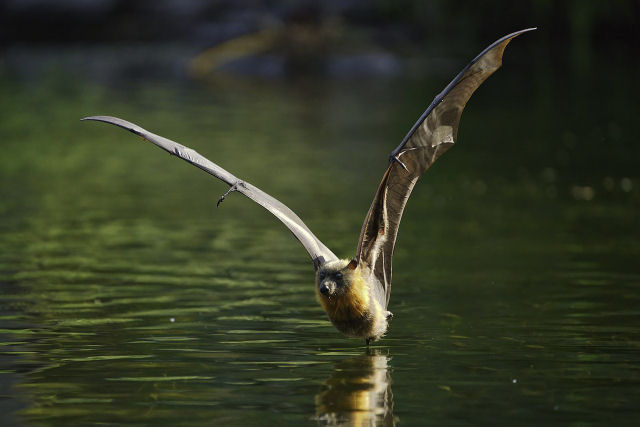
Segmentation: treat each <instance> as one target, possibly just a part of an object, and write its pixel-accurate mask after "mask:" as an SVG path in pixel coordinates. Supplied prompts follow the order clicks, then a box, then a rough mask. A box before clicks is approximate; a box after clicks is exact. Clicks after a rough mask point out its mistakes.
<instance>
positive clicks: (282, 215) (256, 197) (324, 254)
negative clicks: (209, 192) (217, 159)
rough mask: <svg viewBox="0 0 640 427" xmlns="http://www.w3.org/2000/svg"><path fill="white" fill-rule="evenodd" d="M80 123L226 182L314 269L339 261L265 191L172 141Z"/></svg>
mask: <svg viewBox="0 0 640 427" xmlns="http://www.w3.org/2000/svg"><path fill="white" fill-rule="evenodd" d="M83 120H96V121H99V122H105V123H111V124H114V125H116V126H120V127H121V128H123V129H126V130H128V131H130V132H133V133H135V134H136V135H139V136H141V137H142V138H143V139H145V140H147V141H149V142H152V143H153V144H155V145H157V146H158V147H160V148H162V149H164V150H166V151H168V152H169V153H170V154H173V155H174V156H177V157H180V158H181V159H183V160H186V161H187V162H189V163H191V164H192V165H194V166H197V167H199V168H200V169H202V170H203V171H205V172H207V173H210V174H211V175H213V176H215V177H216V178H218V179H220V180H221V181H224V182H226V183H227V184H229V185H230V186H231V189H232V190H233V191H238V192H240V193H242V194H244V195H245V196H247V197H248V198H250V199H251V200H253V201H254V202H256V203H257V204H259V205H260V206H262V207H263V208H265V209H266V210H268V211H269V212H271V213H272V214H273V215H275V216H276V217H277V218H278V219H279V220H280V221H282V223H283V224H284V225H286V226H287V228H289V230H291V232H292V233H293V235H294V236H296V238H297V239H298V240H300V243H302V245H303V246H304V248H305V249H306V250H307V252H309V255H310V256H311V259H312V260H313V264H314V267H316V268H317V267H318V265H320V264H323V263H324V262H328V261H334V260H337V259H338V257H336V256H335V255H334V254H333V252H331V251H330V250H329V249H328V248H327V247H326V246H325V245H324V244H323V243H322V242H321V241H320V240H318V238H317V237H316V236H314V235H313V233H312V232H311V230H309V229H308V228H307V226H306V225H305V224H304V222H302V220H301V219H300V218H298V216H297V215H296V214H295V213H293V211H291V209H289V208H288V207H286V206H285V205H284V204H283V203H281V202H279V201H278V200H276V199H275V198H273V197H271V196H270V195H268V194H267V193H265V192H264V191H262V190H260V189H259V188H258V187H255V186H253V185H251V184H249V183H248V182H246V181H242V180H240V179H238V178H236V177H235V176H233V175H232V174H231V173H229V172H227V171H226V170H224V169H222V168H221V167H220V166H218V165H216V164H215V163H213V162H212V161H210V160H208V159H206V158H205V157H203V156H201V155H200V154H198V153H197V152H196V151H194V150H192V149H190V148H188V147H185V146H184V145H182V144H178V143H177V142H174V141H171V140H169V139H167V138H163V137H161V136H159V135H155V134H153V133H151V132H148V131H146V130H144V129H142V128H141V127H140V126H137V125H135V124H133V123H129V122H127V121H125V120H122V119H118V118H116V117H110V116H93V117H86V118H84V119H83Z"/></svg>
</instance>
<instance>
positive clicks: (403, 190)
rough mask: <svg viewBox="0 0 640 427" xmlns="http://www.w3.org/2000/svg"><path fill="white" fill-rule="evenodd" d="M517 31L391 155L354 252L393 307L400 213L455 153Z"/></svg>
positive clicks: (457, 81)
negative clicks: (422, 181)
mask: <svg viewBox="0 0 640 427" xmlns="http://www.w3.org/2000/svg"><path fill="white" fill-rule="evenodd" d="M534 29H535V28H529V29H526V30H522V31H518V32H515V33H512V34H509V35H507V36H504V37H502V38H501V39H500V40H498V41H496V42H495V43H493V44H491V45H490V46H489V47H487V48H486V49H485V50H483V51H482V52H481V53H480V55H478V56H476V57H475V58H474V59H473V61H471V62H470V63H469V64H468V65H467V66H466V67H465V68H463V69H462V71H461V72H460V73H459V74H458V75H457V76H456V77H455V78H454V79H453V80H452V81H451V83H449V85H447V87H446V88H445V89H444V90H443V91H442V92H441V93H440V94H439V95H438V96H436V97H435V99H434V100H433V102H432V103H431V105H429V107H428V108H427V109H426V111H425V112H424V113H423V114H422V115H421V116H420V118H419V119H418V121H417V122H416V123H415V124H414V125H413V127H412V128H411V129H410V130H409V132H408V133H407V135H406V136H405V137H404V139H403V140H402V142H401V143H400V145H399V146H398V147H397V148H396V149H395V150H394V151H393V152H392V153H391V157H390V164H389V166H388V168H387V170H386V172H385V173H384V176H383V177H382V182H381V183H380V186H379V187H378V191H377V193H376V195H375V197H374V199H373V203H372V204H371V207H370V208H369V212H368V213H367V216H366V217H365V220H364V223H363V224H362V231H361V233H360V240H359V241H358V249H357V252H356V260H357V262H358V265H360V266H361V267H363V268H366V269H368V270H369V272H370V274H372V275H373V276H374V278H375V279H376V281H377V282H378V283H379V285H380V286H382V287H383V289H382V290H383V293H384V295H386V302H387V303H388V302H389V294H390V291H391V258H392V256H393V248H394V245H395V240H396V235H397V233H398V226H399V224H400V219H401V218H402V211H403V210H404V207H405V205H406V203H407V200H408V199H409V196H410V195H411V190H413V187H414V185H415V184H416V182H417V181H418V179H419V178H420V177H421V176H422V174H423V173H424V172H425V171H426V170H427V169H428V168H429V167H430V166H431V165H432V164H433V162H435V161H436V159H438V157H440V156H441V155H442V154H443V153H444V152H445V151H447V150H448V149H449V147H451V146H452V145H453V144H454V143H455V141H456V139H457V134H458V123H459V122H460V116H461V114H462V110H463V109H464V107H465V105H466V103H467V101H468V100H469V98H470V97H471V95H472V94H473V92H474V91H475V90H476V89H477V88H478V87H479V86H480V85H481V84H482V82H484V81H485V80H486V79H487V77H489V76H490V75H491V74H493V72H494V71H496V70H497V69H498V68H500V66H501V65H502V53H503V52H504V49H505V47H506V46H507V44H508V43H509V41H511V39H513V38H514V37H516V36H518V35H520V34H522V33H524V32H527V31H531V30H534Z"/></svg>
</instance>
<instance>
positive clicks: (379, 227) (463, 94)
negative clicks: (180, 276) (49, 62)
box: [82, 28, 535, 345]
mask: <svg viewBox="0 0 640 427" xmlns="http://www.w3.org/2000/svg"><path fill="white" fill-rule="evenodd" d="M532 30H535V28H527V29H524V30H521V31H517V32H514V33H511V34H508V35H506V36H504V37H502V38H500V39H499V40H497V41H495V42H494V43H492V44H491V45H489V46H488V47H487V48H486V49H484V50H483V51H482V52H481V53H480V54H479V55H478V56H476V57H475V58H474V59H473V60H472V61H471V62H470V63H469V64H468V65H467V66H466V67H464V68H463V69H462V71H460V73H458V75H457V76H456V77H455V78H454V79H453V80H452V81H451V83H449V84H448V85H447V86H446V87H445V88H444V90H443V91H442V92H440V93H439V94H438V95H437V96H436V97H435V98H434V99H433V101H432V102H431V104H430V105H429V106H428V107H427V109H426V110H425V111H424V113H422V115H421V116H420V117H419V118H418V120H417V121H416V122H415V124H414V125H413V126H412V127H411V129H410V130H409V132H408V133H407V134H406V135H405V137H404V138H403V139H402V142H400V144H399V145H398V146H397V147H396V148H395V149H394V150H393V151H392V152H391V155H390V156H389V164H388V166H387V169H386V171H385V173H384V175H383V176H382V181H381V182H380V185H379V186H378V190H377V192H376V194H375V197H374V199H373V202H372V203H371V207H370V208H369V211H368V212H367V215H366V217H365V219H364V223H363V224H362V230H361V232H360V238H359V239H358V246H357V249H356V254H355V257H353V258H352V259H340V258H338V257H337V256H336V255H335V254H334V253H333V252H332V251H331V250H330V249H329V248H327V246H325V245H324V243H322V242H321V241H320V240H319V239H318V238H317V237H316V236H315V235H314V234H313V233H312V232H311V230H309V228H308V227H307V226H306V225H305V224H304V222H302V220H301V219H300V218H299V217H298V216H297V215H296V214H295V213H294V212H293V211H292V210H291V209H289V208H288V207H287V206H285V205H284V204H283V203H282V202H280V201H278V200H277V199H275V198H274V197H272V196H270V195H269V194H267V193H265V192H264V191H262V190H260V189H259V188H258V187H256V186H254V185H252V184H250V183H249V182H247V181H245V180H242V179H240V178H237V177H236V176H234V175H233V174H232V173H230V172H228V171H227V170H225V169H223V168H222V167H220V166H218V165H217V164H215V163H213V162H212V161H210V160H208V159H207V158H205V157H204V156H202V155H200V154H198V153H197V152H196V151H194V150H192V149H190V148H188V147H185V146H184V145H182V144H179V143H177V142H174V141H171V140H170V139H167V138H164V137H162V136H160V135H156V134H154V133H151V132H149V131H147V130H145V129H143V128H141V127H140V126H138V125H136V124H133V123H130V122H128V121H126V120H122V119H119V118H117V117H111V116H91V117H85V118H83V119H82V120H95V121H99V122H105V123H110V124H113V125H116V126H119V127H121V128H123V129H126V130H128V131H130V132H133V133H134V134H136V135H138V136H140V137H142V138H143V139H145V140H146V141H149V142H151V143H153V144H155V145H157V146H158V147H160V148H162V149H164V150H166V151H168V152H169V153H170V154H173V155H174V156H177V157H179V158H181V159H183V160H185V161H187V162H189V163H191V164H192V165H194V166H196V167H198V168H200V169H202V170H204V171H205V172H207V173H209V174H211V175H213V176H215V177H216V178H218V179H220V180H221V181H223V182H225V183H226V184H228V185H229V189H228V191H227V192H225V193H224V194H223V195H222V196H221V197H220V199H219V200H218V205H220V203H222V201H224V199H225V198H226V197H227V196H228V195H229V194H231V193H232V192H238V193H241V194H244V195H245V196H246V197H248V198H249V199H251V200H253V201H254V202H256V203H257V204H259V205H260V206H262V207H263V208H265V209H266V210H268V211H269V212H271V213H272V214H273V215H275V216H276V218H278V219H279V220H280V221H281V222H282V223H283V224H284V225H285V226H286V227H287V228H288V229H289V230H290V231H291V232H292V233H293V235H294V236H295V237H296V238H297V239H298V240H299V241H300V243H302V246H304V248H305V249H306V251H307V253H308V254H309V256H310V257H311V261H312V262H313V267H314V270H315V292H316V298H317V300H318V302H319V303H320V305H321V306H322V308H323V309H324V310H325V312H326V313H327V315H328V317H329V320H330V321H331V323H332V324H333V325H334V326H335V327H336V328H337V329H338V330H339V331H340V332H342V333H343V334H344V335H346V336H348V337H354V338H361V339H362V338H364V339H365V341H366V344H367V345H369V344H370V342H371V341H375V340H377V339H379V338H381V337H382V336H383V335H384V334H385V333H386V331H387V328H388V324H389V321H390V320H391V318H392V317H393V314H392V313H391V312H390V311H388V310H387V306H388V304H389V296H390V295H391V260H392V257H393V251H394V247H395V242H396V236H397V234H398V228H399V226H400V220H401V218H402V213H403V211H404V207H405V205H406V203H407V200H408V199H409V196H410V195H411V191H412V190H413V187H414V186H415V184H416V182H417V181H418V179H420V177H421V176H422V175H423V174H424V172H425V171H426V170H427V169H428V168H429V167H430V166H431V165H432V164H433V162H435V161H436V160H437V159H438V158H439V157H440V156H441V155H442V154H444V152H445V151H447V150H448V149H449V148H451V146H453V144H454V143H455V142H456V140H457V134H458V124H459V122H460V116H461V115H462V111H463V109H464V107H465V105H466V103H467V101H468V100H469V98H470V97H471V95H472V94H473V92H474V91H475V90H476V89H477V88H478V87H479V86H480V85H481V84H482V82H484V81H485V80H486V79H487V78H488V77H489V76H490V75H491V74H493V73H494V72H495V71H496V70H497V69H498V68H500V66H501V65H502V55H503V53H504V50H505V48H506V46H507V44H508V43H509V42H510V41H511V40H512V39H513V38H515V37H517V36H519V35H520V34H523V33H525V32H528V31H532Z"/></svg>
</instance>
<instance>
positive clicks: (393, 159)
mask: <svg viewBox="0 0 640 427" xmlns="http://www.w3.org/2000/svg"><path fill="white" fill-rule="evenodd" d="M392 162H397V163H398V164H399V165H400V166H402V169H404V170H405V171H407V172H409V169H407V166H406V165H405V164H404V163H402V160H400V159H399V158H398V156H397V155H393V154H392V155H390V156H389V163H392Z"/></svg>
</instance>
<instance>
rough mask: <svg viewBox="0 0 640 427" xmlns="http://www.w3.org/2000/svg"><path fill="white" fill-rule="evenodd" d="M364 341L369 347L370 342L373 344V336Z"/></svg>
mask: <svg viewBox="0 0 640 427" xmlns="http://www.w3.org/2000/svg"><path fill="white" fill-rule="evenodd" d="M364 342H365V343H366V344H367V347H369V344H371V338H365V339H364Z"/></svg>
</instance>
